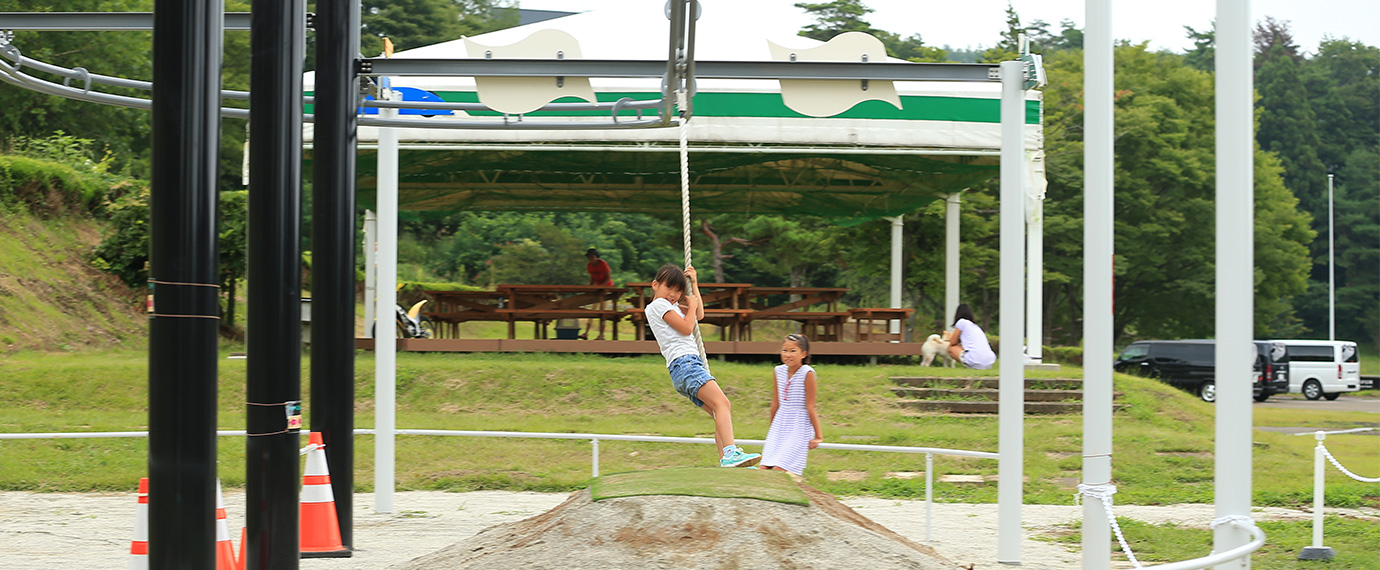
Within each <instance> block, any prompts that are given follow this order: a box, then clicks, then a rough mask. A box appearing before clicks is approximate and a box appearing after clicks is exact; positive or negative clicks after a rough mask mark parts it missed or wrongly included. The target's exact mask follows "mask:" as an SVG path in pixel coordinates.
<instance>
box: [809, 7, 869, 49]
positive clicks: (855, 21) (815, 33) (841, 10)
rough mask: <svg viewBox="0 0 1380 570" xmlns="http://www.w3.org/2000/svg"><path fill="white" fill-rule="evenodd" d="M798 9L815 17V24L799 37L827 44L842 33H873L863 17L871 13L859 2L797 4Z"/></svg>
mask: <svg viewBox="0 0 1380 570" xmlns="http://www.w3.org/2000/svg"><path fill="white" fill-rule="evenodd" d="M795 7H796V8H800V9H801V10H804V11H806V12H808V13H809V14H811V15H813V16H814V17H815V23H813V24H810V25H808V26H805V28H804V29H802V30H800V35H802V36H805V37H807V38H810V39H814V40H819V41H821V42H827V41H829V40H830V39H831V38H833V37H834V36H837V35H839V34H842V33H844V32H863V33H867V34H871V33H873V29H872V24H869V23H868V22H867V20H864V19H863V16H866V15H867V14H869V13H871V12H872V9H871V8H868V7H867V6H865V5H863V3H862V1H861V0H830V1H829V2H815V3H812V2H797V3H796V4H795Z"/></svg>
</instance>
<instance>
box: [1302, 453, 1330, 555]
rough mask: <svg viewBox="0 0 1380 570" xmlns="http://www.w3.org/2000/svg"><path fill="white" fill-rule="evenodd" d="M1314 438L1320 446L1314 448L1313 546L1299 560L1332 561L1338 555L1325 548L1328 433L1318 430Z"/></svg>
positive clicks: (1306, 549)
mask: <svg viewBox="0 0 1380 570" xmlns="http://www.w3.org/2000/svg"><path fill="white" fill-rule="evenodd" d="M1313 437H1315V438H1317V440H1318V445H1316V446H1314V447H1313V545H1312V546H1305V547H1303V550H1300V551H1299V560H1331V559H1332V558H1333V556H1335V555H1336V554H1335V553H1334V552H1333V551H1332V549H1331V548H1329V547H1327V546H1323V503H1324V502H1325V499H1326V490H1325V489H1324V488H1323V480H1324V478H1325V477H1326V469H1325V468H1324V461H1323V459H1324V457H1323V454H1324V453H1326V450H1325V448H1324V447H1323V440H1326V439H1327V432H1325V431H1322V430H1318V431H1317V432H1315V433H1314V434H1313Z"/></svg>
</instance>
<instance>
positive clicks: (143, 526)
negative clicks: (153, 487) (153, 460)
mask: <svg viewBox="0 0 1380 570" xmlns="http://www.w3.org/2000/svg"><path fill="white" fill-rule="evenodd" d="M129 570H149V478H148V477H140V478H139V504H138V505H136V506H135V507H134V540H133V541H132V542H130V544H129Z"/></svg>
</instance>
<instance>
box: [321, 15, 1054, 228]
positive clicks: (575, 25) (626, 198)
mask: <svg viewBox="0 0 1380 570" xmlns="http://www.w3.org/2000/svg"><path fill="white" fill-rule="evenodd" d="M702 4H703V5H705V9H704V11H703V12H704V13H703V14H702V16H701V17H700V19H699V20H698V21H697V26H698V30H697V41H696V44H695V54H694V57H695V59H697V60H702V61H771V60H772V59H773V58H772V54H771V53H770V51H769V42H770V43H775V44H777V45H780V46H785V47H787V48H790V49H792V50H796V51H801V50H805V49H808V48H812V47H817V46H819V45H822V43H821V42H818V41H815V40H811V39H808V38H803V37H799V36H796V35H794V33H793V30H772V29H771V28H772V26H773V24H772V18H771V15H770V12H769V11H767V10H766V9H764V8H760V7H756V6H752V5H751V4H743V3H729V2H723V1H708V0H706V1H704V2H702ZM543 30H561V31H563V32H565V33H568V34H569V35H570V36H572V37H573V38H574V39H575V40H576V41H577V42H578V47H577V48H576V49H574V50H570V49H567V50H566V53H572V52H573V54H578V55H571V56H570V57H583V58H587V59H623V60H628V59H633V60H647V61H654V60H658V58H659V57H660V56H661V55H662V54H664V52H665V46H666V45H667V41H668V30H667V21H666V18H665V15H664V14H663V13H662V11H661V10H660V9H628V10H617V11H597V12H587V13H582V14H575V15H571V16H566V17H563V18H557V19H553V20H547V21H543V22H538V23H535V24H529V25H526V26H518V27H515V28H510V29H506V30H500V31H496V32H491V33H487V34H482V35H478V36H473V37H470V38H464V39H460V40H455V41H450V42H444V43H440V44H435V45H431V46H425V47H421V48H416V49H412V50H406V51H401V52H398V53H396V54H394V56H393V57H394V58H401V59H406V58H418V59H465V58H482V57H484V52H485V51H488V48H499V47H502V46H509V45H511V44H515V43H518V42H520V41H522V40H524V39H526V38H529V37H531V36H532V35H533V34H535V33H537V32H540V31H543ZM467 44H468V45H467ZM551 51H552V52H554V51H555V50H554V49H552V50H551ZM891 61H899V60H894V59H892V60H891ZM312 79H313V78H312V76H311V74H308V75H307V77H306V82H307V89H308V90H311V88H312ZM589 83H590V86H591V87H592V89H593V95H594V96H595V97H596V98H597V100H599V101H605V102H612V101H617V100H619V99H621V98H630V99H632V100H638V101H647V100H654V99H657V98H659V97H660V91H661V86H660V84H659V82H658V81H656V80H653V79H642V78H618V77H613V78H591V79H589ZM393 85H394V87H395V89H397V88H399V87H404V88H403V89H399V90H400V91H401V92H402V93H403V95H404V96H405V97H406V98H407V99H412V100H422V99H426V100H432V101H434V100H441V101H446V102H475V101H479V100H480V98H481V96H480V90H479V89H478V88H477V86H476V82H475V80H474V78H471V77H402V78H394V80H393ZM879 87H880V86H879ZM696 89H697V91H696V93H695V94H694V96H693V99H692V101H693V107H692V109H693V118H692V119H691V121H690V133H689V139H690V146H691V149H690V152H691V155H690V169H691V177H692V187H693V189H694V196H693V201H694V210H695V211H696V212H705V213H720V212H736V213H749V214H767V213H774V214H785V215H812V216H821V217H826V218H834V219H839V220H841V221H845V223H847V222H848V221H852V222H856V221H862V220H867V219H875V218H879V217H884V216H897V215H901V214H904V213H908V212H912V211H914V210H916V209H917V208H919V207H921V206H923V205H925V204H927V203H929V202H931V201H933V200H936V199H939V198H942V197H944V196H947V195H949V194H952V193H955V192H959V191H962V190H964V189H966V188H969V187H971V186H973V185H974V184H977V183H979V182H982V181H984V180H986V179H988V178H991V177H993V176H995V175H996V174H997V169H998V158H997V156H996V155H997V152H998V149H999V148H1000V140H1001V132H1000V117H999V114H1000V113H999V101H1000V95H1001V93H1000V86H999V85H998V84H996V83H995V82H991V83H952V82H910V81H898V82H895V90H896V93H897V95H899V97H898V99H897V101H898V102H899V103H900V108H897V107H895V106H893V104H892V103H890V102H886V101H879V100H872V101H864V102H862V103H859V104H857V105H855V106H853V107H852V108H850V109H848V110H847V111H845V112H843V113H841V114H838V115H835V116H831V117H810V116H806V115H803V114H801V113H799V112H796V111H794V110H792V109H791V108H790V107H788V106H787V105H786V104H785V103H784V102H783V98H782V95H781V92H782V90H781V85H780V82H778V81H776V80H751V79H700V80H699V81H697V83H696ZM874 91H878V92H880V91H881V89H874ZM1026 98H1027V103H1026V109H1027V112H1026V129H1025V141H1024V142H1025V147H1026V149H1027V151H1028V152H1029V153H1035V152H1038V151H1039V150H1040V149H1041V148H1042V144H1043V134H1042V127H1041V110H1040V93H1039V92H1038V91H1029V92H1028V93H1027V95H1026ZM559 101H571V102H574V101H577V99H575V98H573V97H568V98H565V99H561V100H559ZM405 113H409V114H412V115H423V114H426V115H429V116H430V117H431V118H430V120H431V121H435V122H437V123H438V126H440V124H442V123H444V122H446V121H456V120H463V119H473V118H474V117H479V116H498V115H501V114H500V113H497V112H475V111H471V112H465V111H422V110H412V111H405ZM638 113H639V111H634V110H622V111H620V112H619V116H620V117H627V118H630V119H631V118H635V117H636V116H637V115H638ZM599 114H601V113H599V112H591V111H579V112H570V111H538V112H532V113H527V114H525V115H522V116H520V117H518V116H511V115H510V116H509V118H510V120H524V119H525V120H538V119H539V120H543V121H569V122H578V121H581V120H584V119H588V117H590V116H591V115H599ZM397 132H398V136H399V140H400V141H401V145H402V146H401V147H400V148H401V150H402V151H403V152H402V153H401V154H400V157H399V161H400V164H399V180H398V183H399V206H400V208H401V209H403V210H414V211H425V210H432V211H451V210H460V209H473V210H551V209H559V210H596V211H597V210H616V211H639V212H652V213H672V212H678V211H679V205H678V195H677V193H678V191H679V183H680V181H679V166H678V162H677V157H676V155H675V151H676V150H677V145H678V137H679V133H678V132H677V129H673V128H668V129H658V128H650V129H647V128H644V129H621V130H500V129H488V130H455V129H397ZM305 136H306V138H307V140H311V136H312V131H311V126H310V125H308V126H307V132H306V133H305ZM359 140H360V141H361V157H360V158H361V160H360V161H359V165H360V169H359V176H360V178H359V182H358V184H359V198H360V201H361V203H362V204H369V203H371V202H372V201H373V200H374V197H373V193H374V191H375V189H376V187H377V179H376V176H375V174H376V173H375V171H374V168H373V167H374V165H375V161H374V160H372V159H371V158H370V157H369V156H368V155H370V154H372V153H373V152H374V148H373V147H372V146H371V144H370V143H371V142H374V141H377V140H378V129H377V128H372V127H361V128H360V129H359Z"/></svg>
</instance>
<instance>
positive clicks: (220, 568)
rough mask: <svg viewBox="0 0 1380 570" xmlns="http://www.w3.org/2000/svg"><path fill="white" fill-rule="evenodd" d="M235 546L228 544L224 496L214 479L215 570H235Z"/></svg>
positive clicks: (228, 535)
mask: <svg viewBox="0 0 1380 570" xmlns="http://www.w3.org/2000/svg"><path fill="white" fill-rule="evenodd" d="M236 568H237V565H236V564H235V545H234V544H232V543H231V542H230V527H229V526H228V523H226V522H225V496H224V495H223V494H222V493H221V490H220V479H216V570H235V569H236Z"/></svg>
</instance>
